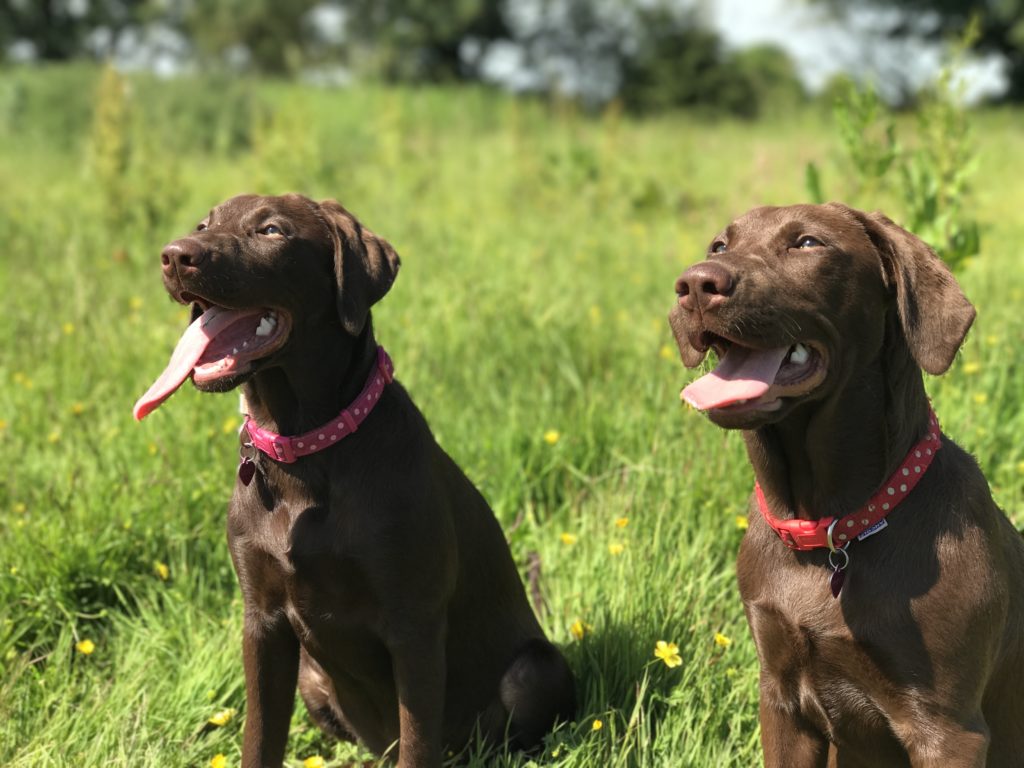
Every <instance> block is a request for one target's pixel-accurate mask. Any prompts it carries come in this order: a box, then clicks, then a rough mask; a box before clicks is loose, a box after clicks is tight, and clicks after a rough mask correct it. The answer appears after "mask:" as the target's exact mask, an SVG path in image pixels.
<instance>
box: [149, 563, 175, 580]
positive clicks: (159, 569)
mask: <svg viewBox="0 0 1024 768" xmlns="http://www.w3.org/2000/svg"><path fill="white" fill-rule="evenodd" d="M153 571H154V572H155V573H156V575H157V577H158V578H159V579H160V581H167V579H169V578H170V576H171V569H170V568H168V567H167V563H161V562H160V561H159V560H157V561H156V562H155V563H153Z"/></svg>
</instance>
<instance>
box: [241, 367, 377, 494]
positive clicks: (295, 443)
mask: <svg viewBox="0 0 1024 768" xmlns="http://www.w3.org/2000/svg"><path fill="white" fill-rule="evenodd" d="M394 373H395V366H394V364H393V363H392V362H391V358H390V357H389V356H388V353H387V352H385V351H384V347H377V365H376V366H375V367H374V368H372V369H371V370H370V375H369V376H368V377H367V380H366V386H364V387H363V390H362V392H360V393H359V395H358V396H357V397H356V399H355V400H354V401H353V402H352V403H350V404H349V406H348V407H347V408H345V409H344V410H342V412H341V413H339V414H338V415H337V416H336V417H335V418H333V419H331V420H330V421H329V422H328V423H326V424H324V425H322V426H320V427H318V428H317V429H311V430H310V431H309V432H304V433H303V434H301V435H295V436H293V437H287V436H285V435H279V434H277V433H276V432H271V431H270V430H268V429H264V428H263V427H261V426H259V425H258V424H257V423H256V422H255V421H253V420H252V418H251V417H250V416H249V414H248V413H247V414H246V415H245V425H244V426H243V429H244V430H245V432H246V433H247V434H248V435H249V440H250V442H249V443H248V444H247V445H246V446H244V447H249V446H252V447H254V448H258V449H259V450H260V451H261V452H262V453H264V454H266V455H267V456H269V457H270V458H272V459H274V461H280V462H283V463H285V464H292V463H294V462H295V461H297V460H298V459H299V458H301V457H302V456H308V455H310V454H311V453H316V452H317V451H322V450H323V449H324V448H330V447H331V446H332V445H334V444H335V443H336V442H338V441H339V440H341V439H342V438H344V437H345V436H346V435H350V434H352V433H353V432H355V431H356V430H357V429H359V425H360V424H362V423H363V421H364V420H365V419H366V417H367V416H369V415H370V411H372V410H373V407H374V406H375V405H376V404H377V402H378V401H379V400H380V396H381V393H382V392H383V391H384V387H386V386H387V385H388V384H390V383H391V381H392V380H393V379H394ZM254 471H255V465H254V463H253V461H252V458H251V457H248V456H243V458H242V461H241V463H240V464H239V466H238V476H239V478H241V480H242V483H243V484H244V485H248V484H249V482H250V481H251V480H252V475H253V472H254Z"/></svg>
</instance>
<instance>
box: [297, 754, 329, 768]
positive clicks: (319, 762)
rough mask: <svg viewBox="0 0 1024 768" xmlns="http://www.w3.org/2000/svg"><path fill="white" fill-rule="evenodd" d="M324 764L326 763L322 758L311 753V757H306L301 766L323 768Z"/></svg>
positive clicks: (304, 767) (303, 767)
mask: <svg viewBox="0 0 1024 768" xmlns="http://www.w3.org/2000/svg"><path fill="white" fill-rule="evenodd" d="M325 765H327V763H325V762H324V759H323V758H322V757H320V755H313V756H312V757H307V758H306V759H305V760H303V761H302V768H324V766H325Z"/></svg>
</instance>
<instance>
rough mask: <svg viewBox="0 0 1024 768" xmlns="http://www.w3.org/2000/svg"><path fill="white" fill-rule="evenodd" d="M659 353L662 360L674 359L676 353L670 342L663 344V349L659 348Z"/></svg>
mask: <svg viewBox="0 0 1024 768" xmlns="http://www.w3.org/2000/svg"><path fill="white" fill-rule="evenodd" d="M658 354H659V355H661V358H662V360H673V359H674V358H675V354H674V353H673V352H672V347H670V346H669V345H668V344H662V345H661V349H659V350H658Z"/></svg>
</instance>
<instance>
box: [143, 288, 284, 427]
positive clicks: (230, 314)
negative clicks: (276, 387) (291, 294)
mask: <svg viewBox="0 0 1024 768" xmlns="http://www.w3.org/2000/svg"><path fill="white" fill-rule="evenodd" d="M182 297H183V298H187V299H189V300H192V301H193V302H194V303H193V305H192V318H193V319H192V323H191V324H190V325H189V327H188V328H187V329H186V330H185V333H183V334H182V336H181V339H180V340H179V341H178V345H177V346H176V347H175V349H174V353H173V354H172V355H171V360H170V362H169V363H168V364H167V367H166V368H165V369H164V372H163V373H161V374H160V376H159V378H157V380H156V381H155V382H154V383H153V385H152V386H151V387H150V388H149V390H148V391H147V392H146V394H144V395H143V396H142V397H140V398H139V400H138V402H136V403H135V408H134V409H133V411H132V412H133V414H134V415H135V418H136V419H142V418H144V417H145V416H146V415H148V414H149V413H151V412H152V411H154V410H155V409H156V408H157V407H159V405H160V404H161V403H162V402H163V401H164V400H166V399H167V398H168V397H170V396H171V395H172V394H174V392H175V391H176V390H177V389H178V387H180V386H181V385H182V384H183V383H184V382H185V380H186V379H187V378H188V377H189V376H191V377H192V380H193V381H194V382H195V383H196V384H209V383H211V382H214V381H217V380H219V379H224V378H227V377H231V376H238V375H240V374H243V373H246V372H247V371H248V370H249V368H250V367H251V366H252V363H253V362H254V361H256V360H258V359H261V358H264V357H266V356H268V355H269V354H271V353H272V352H274V351H276V350H277V349H279V348H280V347H281V346H282V345H283V344H284V342H285V341H286V340H287V338H288V332H289V330H290V327H291V321H290V319H289V317H288V316H287V314H285V313H284V312H280V311H278V310H274V309H269V308H266V307H263V308H258V309H228V308H227V307H220V306H217V305H215V304H210V303H209V302H206V301H204V300H202V299H200V298H198V297H195V296H190V295H187V294H183V295H182Z"/></svg>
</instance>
